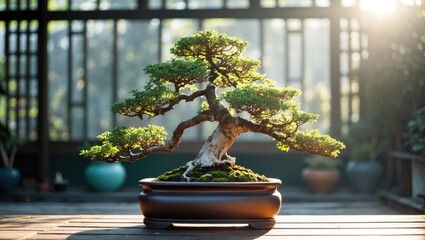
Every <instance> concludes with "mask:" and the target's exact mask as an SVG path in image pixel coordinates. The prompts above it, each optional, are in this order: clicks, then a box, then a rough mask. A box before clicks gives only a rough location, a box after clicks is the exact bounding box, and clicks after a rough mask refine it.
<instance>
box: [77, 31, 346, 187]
mask: <svg viewBox="0 0 425 240" xmlns="http://www.w3.org/2000/svg"><path fill="white" fill-rule="evenodd" d="M246 46H247V42H245V41H242V40H240V39H237V38H234V37H229V36H227V35H225V34H218V33H216V32H213V31H201V32H199V33H197V34H195V35H193V36H189V37H184V38H181V39H180V40H179V41H177V42H176V44H175V45H174V47H172V48H171V53H173V54H174V55H175V56H176V58H175V59H171V60H170V61H167V62H163V63H158V64H152V65H148V66H147V67H146V68H145V71H146V73H147V74H148V76H149V77H150V80H149V82H148V83H147V84H146V86H145V87H144V89H143V90H142V91H138V90H133V91H132V92H131V94H132V97H131V98H128V99H125V100H124V101H123V102H120V103H117V104H115V105H114V106H113V108H112V110H113V111H114V112H117V113H119V114H122V115H125V116H136V117H139V118H143V116H145V115H147V116H149V117H155V116H158V115H163V114H165V113H167V112H168V111H171V110H172V109H174V106H175V105H177V104H179V103H182V102H187V101H193V100H195V99H197V98H199V97H203V98H204V99H205V101H203V102H202V104H201V112H199V113H198V115H196V116H194V117H193V118H190V119H188V120H185V121H182V122H181V123H180V124H179V125H178V126H177V127H176V129H175V131H174V133H173V135H172V138H171V140H169V141H167V142H165V141H164V140H165V137H166V133H165V130H164V129H163V128H160V127H156V126H155V127H154V126H149V127H148V128H124V127H119V128H116V129H114V130H112V131H111V132H106V133H104V134H102V135H100V136H99V140H100V141H102V144H101V145H99V146H94V147H92V148H90V149H89V150H85V151H82V152H81V155H83V156H85V157H88V158H91V159H95V158H97V159H100V160H106V161H110V162H112V161H119V160H123V161H124V160H127V161H135V160H137V159H139V158H142V157H145V156H147V155H149V154H152V153H156V152H171V151H172V150H174V148H175V147H176V146H177V145H178V143H179V141H180V138H181V135H182V134H183V132H184V130H185V129H187V128H190V127H192V126H195V125H197V124H200V123H202V122H204V121H217V122H219V126H221V127H222V128H226V127H224V125H226V126H233V127H234V128H232V127H228V130H227V131H232V130H230V129H237V130H234V131H235V132H234V133H231V132H229V135H232V134H234V135H235V136H236V137H237V135H238V134H240V133H242V132H256V133H262V134H266V135H268V136H270V137H272V138H273V139H274V140H276V141H277V147H278V148H279V149H281V150H283V151H288V150H289V149H294V150H298V151H305V152H309V153H312V154H321V155H325V156H329V157H336V156H337V155H338V154H339V152H340V150H341V149H343V148H344V147H345V146H344V144H343V143H341V142H339V141H337V140H335V139H333V138H331V137H330V136H328V135H322V134H320V133H319V132H318V131H317V130H311V131H301V130H300V127H301V126H302V125H303V124H305V123H307V122H313V121H315V120H316V119H317V118H318V115H316V114H313V113H308V112H304V111H301V110H300V104H299V103H298V102H296V101H295V98H296V97H298V96H300V95H301V91H299V90H297V89H294V88H290V87H278V86H276V84H275V82H273V81H272V80H269V79H265V77H264V75H263V74H260V73H258V72H257V68H258V67H259V66H260V62H259V61H258V60H256V59H252V58H249V57H242V53H243V51H244V50H245V48H246ZM198 83H205V84H198ZM196 84H198V85H196ZM197 87H202V88H200V89H198V88H197ZM217 88H225V89H226V90H227V91H225V92H224V93H222V94H221V95H219V96H217V91H216V90H217ZM181 90H184V91H181ZM241 112H243V113H245V114H239V113H241ZM242 116H243V117H242ZM236 131H239V132H236ZM229 142H231V143H233V140H232V141H229ZM229 144H230V143H229ZM160 146H163V147H162V148H161V147H160ZM216 157H221V156H216ZM210 174H211V175H213V176H214V177H213V178H214V179H215V181H219V180H217V179H219V178H220V177H217V176H215V175H214V174H212V173H210ZM207 176H209V175H207ZM204 178H205V176H204ZM201 180H202V179H201ZM204 180H210V179H204ZM196 181H200V179H197V180H196Z"/></svg>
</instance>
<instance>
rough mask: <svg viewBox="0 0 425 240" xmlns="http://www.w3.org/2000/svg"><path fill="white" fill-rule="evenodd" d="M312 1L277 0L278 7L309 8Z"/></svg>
mask: <svg viewBox="0 0 425 240" xmlns="http://www.w3.org/2000/svg"><path fill="white" fill-rule="evenodd" d="M312 5H313V3H312V0H279V7H310V6H312Z"/></svg>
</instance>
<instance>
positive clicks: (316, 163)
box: [304, 155, 341, 169]
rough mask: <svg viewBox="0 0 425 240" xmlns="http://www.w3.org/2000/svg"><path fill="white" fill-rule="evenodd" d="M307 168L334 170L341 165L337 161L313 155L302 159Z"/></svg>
mask: <svg viewBox="0 0 425 240" xmlns="http://www.w3.org/2000/svg"><path fill="white" fill-rule="evenodd" d="M304 161H305V163H306V164H307V166H308V167H309V168H313V169H335V168H337V167H338V166H340V165H341V161H340V160H339V159H333V158H329V157H324V156H321V155H313V156H309V157H307V158H305V159H304Z"/></svg>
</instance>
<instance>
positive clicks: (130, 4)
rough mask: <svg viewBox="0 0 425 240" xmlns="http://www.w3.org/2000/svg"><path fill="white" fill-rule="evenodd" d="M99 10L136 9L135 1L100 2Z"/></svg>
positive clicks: (102, 0) (105, 0)
mask: <svg viewBox="0 0 425 240" xmlns="http://www.w3.org/2000/svg"><path fill="white" fill-rule="evenodd" d="M99 8H100V9H101V10H108V9H136V8H137V2H136V0H120V1H117V0H101V1H100V5H99Z"/></svg>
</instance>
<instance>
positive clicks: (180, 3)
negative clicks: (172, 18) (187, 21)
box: [165, 0, 187, 10]
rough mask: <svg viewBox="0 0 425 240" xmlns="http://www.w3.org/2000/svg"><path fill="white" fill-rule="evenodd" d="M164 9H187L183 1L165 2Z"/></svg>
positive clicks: (167, 0)
mask: <svg viewBox="0 0 425 240" xmlns="http://www.w3.org/2000/svg"><path fill="white" fill-rule="evenodd" d="M165 8H166V9H176V10H181V9H186V8H187V6H186V1H184V0H166V3H165Z"/></svg>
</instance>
